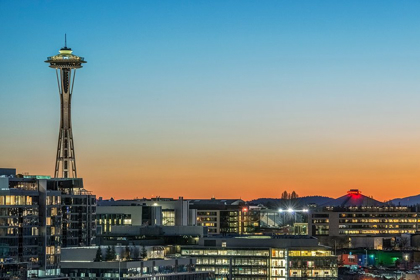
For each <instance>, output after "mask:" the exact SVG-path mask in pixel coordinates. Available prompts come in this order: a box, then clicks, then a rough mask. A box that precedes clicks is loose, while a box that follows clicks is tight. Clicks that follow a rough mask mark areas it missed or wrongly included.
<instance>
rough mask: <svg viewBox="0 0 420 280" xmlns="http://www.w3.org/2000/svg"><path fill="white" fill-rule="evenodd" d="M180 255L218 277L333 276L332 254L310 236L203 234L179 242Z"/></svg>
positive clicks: (223, 279)
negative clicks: (191, 242)
mask: <svg viewBox="0 0 420 280" xmlns="http://www.w3.org/2000/svg"><path fill="white" fill-rule="evenodd" d="M181 255H182V256H186V257H194V258H196V270H197V271H214V272H215V274H216V279H221V280H225V279H242V280H245V279H259V280H263V279H264V280H265V279H273V280H274V279H276V280H286V279H296V280H297V279H318V278H322V279H337V258H336V256H334V255H333V253H332V251H331V250H330V249H329V248H326V247H323V246H319V245H318V241H317V240H316V239H315V238H310V237H295V236H278V238H273V237H269V236H259V237H258V236H249V237H237V238H224V237H220V238H204V239H203V240H200V245H199V246H181Z"/></svg>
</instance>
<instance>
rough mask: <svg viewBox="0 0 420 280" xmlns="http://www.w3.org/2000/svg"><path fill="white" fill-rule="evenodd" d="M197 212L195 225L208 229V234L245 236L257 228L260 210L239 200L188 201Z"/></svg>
mask: <svg viewBox="0 0 420 280" xmlns="http://www.w3.org/2000/svg"><path fill="white" fill-rule="evenodd" d="M190 208H191V209H196V210H197V225H199V226H205V227H208V233H209V234H246V233H252V232H255V230H256V229H257V228H258V227H259V220H260V209H259V208H253V207H249V206H247V205H246V204H245V202H244V201H243V200H241V199H214V198H212V199H196V200H190Z"/></svg>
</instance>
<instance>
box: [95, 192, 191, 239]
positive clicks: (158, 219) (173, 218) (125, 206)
mask: <svg viewBox="0 0 420 280" xmlns="http://www.w3.org/2000/svg"><path fill="white" fill-rule="evenodd" d="M97 213H98V216H97V224H98V225H100V226H101V227H102V228H103V231H104V232H107V231H109V228H110V227H112V226H113V225H133V226H147V225H161V226H193V225H196V220H197V217H196V211H195V210H191V209H190V207H189V202H188V201H186V200H184V199H183V198H182V197H180V198H179V199H172V198H160V197H157V198H152V199H145V198H143V199H132V200H113V199H110V200H102V199H100V200H98V209H97Z"/></svg>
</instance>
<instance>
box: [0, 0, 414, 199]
mask: <svg viewBox="0 0 420 280" xmlns="http://www.w3.org/2000/svg"><path fill="white" fill-rule="evenodd" d="M419 10H420V3H419V2H418V1H313V0H312V1H5V0H0V36H1V38H2V40H1V44H0V54H1V56H2V63H1V64H0V120H2V121H1V122H0V133H1V137H0V154H2V155H3V156H1V157H0V166H5V167H8V166H12V167H17V168H18V169H19V170H20V171H22V172H24V171H28V172H30V173H39V174H51V173H52V171H53V165H54V156H55V146H56V141H57V136H58V135H57V134H58V133H57V131H58V122H59V115H58V114H59V103H58V102H59V97H58V94H57V89H56V81H55V76H54V71H53V70H52V69H49V68H48V67H47V65H46V64H45V63H44V62H43V61H44V60H45V59H46V57H47V56H50V55H54V54H56V53H57V52H58V50H59V48H61V47H62V46H63V43H64V42H63V41H64V33H67V37H68V46H69V47H71V48H72V49H73V50H74V53H75V54H76V55H79V56H84V57H85V59H86V60H87V61H88V63H87V64H86V65H85V67H84V68H83V69H81V70H80V71H79V72H78V73H77V76H76V85H75V90H74V97H73V126H74V128H73V133H74V136H75V145H76V155H77V165H78V173H79V174H81V176H83V177H84V178H85V182H87V184H88V185H89V186H90V188H91V189H93V190H94V191H96V192H100V191H103V192H104V193H105V196H106V195H114V196H118V194H116V193H114V192H113V190H112V186H113V185H115V184H117V183H118V179H117V178H116V176H111V175H110V173H114V172H115V173H117V174H122V176H130V175H131V174H137V175H136V179H134V180H133V184H134V185H136V186H141V189H142V191H144V196H150V195H152V194H155V193H152V190H156V189H157V190H159V191H160V192H161V194H163V193H166V192H167V189H168V186H172V185H173V186H177V190H178V193H180V194H179V195H185V194H186V195H190V196H199V195H202V196H210V195H217V196H223V195H224V191H225V190H226V188H227V187H229V188H231V189H232V190H234V191H235V192H234V193H232V194H227V196H234V195H236V194H237V193H238V190H239V189H241V190H242V189H243V190H251V189H253V188H254V189H255V188H263V187H264V188H265V189H264V188H263V189H262V190H261V195H259V194H257V193H255V192H252V195H251V194H248V193H251V191H249V192H245V193H244V194H243V195H242V196H244V197H246V196H256V195H259V196H273V195H275V194H276V193H278V194H279V195H280V193H281V191H282V190H284V189H288V190H289V191H291V190H292V189H295V190H298V193H300V194H301V195H302V194H313V193H314V192H315V191H316V188H318V189H319V191H318V192H320V193H321V194H325V195H327V194H329V193H330V186H333V185H334V186H338V187H337V189H336V190H334V191H336V193H334V192H333V195H335V194H337V195H339V194H341V193H343V192H344V191H345V190H346V189H347V188H350V187H361V188H363V187H364V188H365V189H366V191H365V193H366V192H368V193H369V192H370V193H372V194H374V193H376V192H377V190H379V189H380V186H382V185H384V184H388V185H389V186H390V187H391V186H397V185H399V184H403V186H405V188H406V189H407V193H410V194H412V192H414V190H415V188H416V187H417V186H418V181H419V179H420V177H419V176H417V175H416V174H418V173H419V172H418V171H420V170H419V165H418V164H417V161H416V158H415V155H417V154H420V149H419V147H418V144H417V143H419V140H420V133H419V131H420V124H419V122H418V119H420V113H419V110H418V107H419V104H420V95H419V90H420V87H419V75H420V66H419V65H420V52H419V49H420V39H419V38H420V28H419V26H420V18H419V17H418V11H419ZM384 162H389V166H388V165H387V169H385V170H384V169H383V166H382V164H383V163H384ZM98 163H100V164H98ZM327 163H328V164H327ZM360 163H365V165H363V164H362V165H360ZM358 164H359V165H358ZM285 166H288V168H289V169H290V170H289V169H287V170H289V171H288V172H285V171H284V170H285ZM260 169H261V170H260ZM314 169H316V171H313V170H314ZM180 170H186V171H185V172H184V171H180ZM255 170H260V171H258V172H256V171H255ZM264 170H269V171H267V172H268V173H264ZM308 170H311V171H310V172H309V171H308ZM349 170H351V171H352V172H350V171H349ZM402 170H403V171H402ZM254 171H255V172H256V173H255V174H254V173H253V172H254ZM394 171H395V173H393V172H394ZM225 172H226V173H225ZM229 172H230V173H229ZM286 173H287V174H286ZM331 173H334V174H341V175H342V176H338V177H339V178H332V177H334V176H332V177H331ZM179 174H182V176H181V175H179ZM229 174H231V175H229ZM372 174H376V175H375V176H373V175H372ZM390 174H393V175H392V176H393V177H392V178H390V177H389V176H391V175H390ZM99 177H101V178H99ZM102 177H103V178H102ZM302 178H303V179H302ZM354 178H357V180H355V179H354ZM375 178H377V179H376V181H375ZM398 182H400V183H398ZM244 184H245V185H246V186H244ZM355 184H360V186H359V185H357V186H355ZM200 186H202V188H201V189H204V190H208V189H209V188H211V189H212V190H211V191H210V190H209V191H203V192H201V193H200V192H194V189H195V188H197V187H200ZM209 186H214V187H209ZM314 186H316V188H314ZM326 186H328V187H326ZM139 188H140V187H139ZM277 189H279V190H277ZM212 191H213V192H215V193H212ZM168 193H169V194H170V195H173V196H177V194H176V193H175V192H174V193H171V192H168ZM99 195H100V194H99ZM140 195H141V194H139V196H140ZM378 195H381V194H378ZM381 198H383V199H385V198H386V197H384V196H383V197H381Z"/></svg>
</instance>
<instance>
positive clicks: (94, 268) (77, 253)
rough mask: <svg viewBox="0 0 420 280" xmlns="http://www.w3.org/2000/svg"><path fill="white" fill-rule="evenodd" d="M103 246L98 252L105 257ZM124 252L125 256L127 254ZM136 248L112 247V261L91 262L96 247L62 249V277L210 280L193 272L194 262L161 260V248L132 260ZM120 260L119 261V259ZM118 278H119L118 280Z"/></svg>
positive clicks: (209, 274)
mask: <svg viewBox="0 0 420 280" xmlns="http://www.w3.org/2000/svg"><path fill="white" fill-rule="evenodd" d="M106 248H107V246H102V247H101V248H100V249H99V250H101V251H102V252H103V255H105V252H106ZM127 248H128V252H127ZM135 249H136V250H137V251H138V250H142V247H139V246H137V247H136V248H135V247H134V246H129V247H127V246H115V253H116V254H115V259H114V260H111V261H97V260H96V261H94V259H95V257H96V252H97V250H98V247H97V246H91V247H84V248H66V249H63V252H62V263H61V265H62V273H63V274H65V275H67V276H68V277H70V279H74V280H76V279H77V280H79V279H97V280H101V279H108V280H109V279H144V280H145V279H150V280H158V279H159V280H213V279H215V278H214V273H213V272H210V271H207V272H203V271H195V268H194V266H195V259H194V258H176V259H173V258H169V257H165V253H164V251H163V249H164V248H163V247H160V246H159V247H154V246H151V247H147V248H146V250H147V254H146V255H147V256H146V257H145V258H144V259H141V258H138V257H135V256H134V254H133V253H134V251H135ZM120 256H122V257H120ZM120 277H121V278H120Z"/></svg>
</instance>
